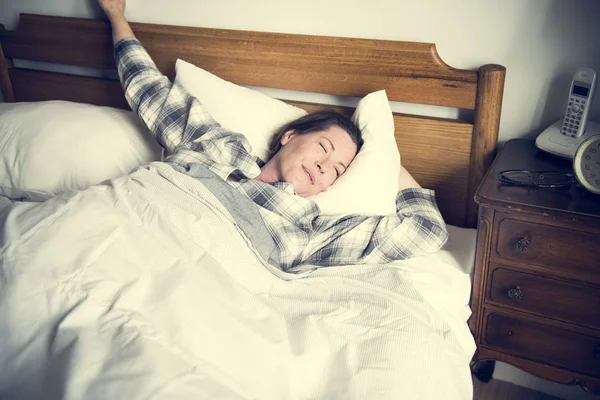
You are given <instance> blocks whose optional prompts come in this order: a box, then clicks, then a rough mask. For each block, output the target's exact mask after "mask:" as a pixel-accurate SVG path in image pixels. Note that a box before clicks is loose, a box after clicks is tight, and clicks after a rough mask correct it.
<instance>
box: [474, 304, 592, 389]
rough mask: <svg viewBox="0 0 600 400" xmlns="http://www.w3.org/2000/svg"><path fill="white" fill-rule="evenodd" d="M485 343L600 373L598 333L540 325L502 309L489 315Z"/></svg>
mask: <svg viewBox="0 0 600 400" xmlns="http://www.w3.org/2000/svg"><path fill="white" fill-rule="evenodd" d="M487 321H488V322H487V326H486V332H485V344H486V345H487V346H490V347H491V348H495V349H499V350H501V351H504V352H506V353H508V354H512V355H515V356H519V357H523V355H524V354H526V355H527V357H524V358H530V359H533V360H536V361H538V362H543V363H547V364H550V365H555V366H558V367H564V368H569V369H572V370H573V371H576V372H579V373H582V374H588V375H590V376H593V377H596V378H597V377H600V364H599V363H598V360H597V354H598V351H599V350H598V348H600V337H598V336H588V335H584V334H581V333H577V332H571V331H568V330H564V329H559V328H556V327H553V326H549V325H542V324H539V323H536V322H533V321H529V320H526V319H521V318H515V317H512V316H508V315H504V314H501V313H491V314H490V315H489V316H488V320H487Z"/></svg>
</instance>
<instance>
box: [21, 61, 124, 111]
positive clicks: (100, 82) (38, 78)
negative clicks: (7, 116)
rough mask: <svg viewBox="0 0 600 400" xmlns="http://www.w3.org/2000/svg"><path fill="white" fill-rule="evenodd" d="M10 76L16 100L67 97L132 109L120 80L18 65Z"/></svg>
mask: <svg viewBox="0 0 600 400" xmlns="http://www.w3.org/2000/svg"><path fill="white" fill-rule="evenodd" d="M10 77H11V81H12V85H13V90H14V93H15V98H16V100H17V101H47V100H65V101H75V102H80V103H88V104H95V105H99V106H109V107H116V108H122V109H125V110H128V109H129V105H128V104H127V101H126V100H125V96H124V95H123V90H122V89H121V84H120V83H119V82H117V81H111V80H106V79H99V78H89V77H84V76H74V75H67V74H59V73H54V72H43V71H32V70H27V69H18V68H13V69H11V70H10Z"/></svg>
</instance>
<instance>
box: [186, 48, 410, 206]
mask: <svg viewBox="0 0 600 400" xmlns="http://www.w3.org/2000/svg"><path fill="white" fill-rule="evenodd" d="M175 69H176V77H175V82H177V83H179V84H181V85H182V86H183V87H184V88H185V89H186V90H187V91H188V92H189V93H190V94H191V95H193V96H194V97H196V98H197V99H198V100H199V101H200V103H202V104H203V105H204V107H205V108H206V109H207V111H208V112H209V113H210V114H211V115H212V117H213V118H214V119H215V120H216V121H217V122H218V123H220V124H221V125H222V126H223V127H225V128H227V129H231V130H233V131H235V132H239V133H242V134H244V135H245V136H246V137H247V138H248V140H249V142H250V144H251V145H252V150H251V154H252V155H253V156H257V157H260V158H262V159H263V160H265V158H266V155H267V150H268V146H269V144H270V141H271V137H272V136H273V134H274V133H275V132H276V131H277V130H278V129H279V128H280V127H281V126H283V125H284V124H286V123H288V122H290V121H293V120H294V119H297V118H299V117H301V116H303V115H305V114H306V112H305V111H304V110H302V109H300V108H298V107H294V106H292V105H289V104H287V103H285V102H283V101H280V100H277V99H274V98H272V97H269V96H267V95H265V94H263V93H261V92H258V91H256V90H252V89H248V88H245V87H242V86H238V85H235V84H233V83H231V82H228V81H225V80H223V79H221V78H219V77H217V76H215V75H213V74H211V73H209V72H207V71H205V70H203V69H201V68H198V67H196V66H194V65H192V64H190V63H187V62H185V61H183V60H177V63H176V65H175ZM353 118H354V120H355V122H357V123H358V126H359V128H360V129H361V131H362V134H363V137H364V139H365V144H364V146H363V148H362V150H361V151H360V153H359V154H358V155H357V156H356V159H355V160H354V161H353V162H352V164H351V165H350V167H349V168H348V171H347V172H346V173H345V174H344V175H343V176H342V177H341V178H340V179H339V181H338V182H336V183H335V184H334V185H333V186H332V187H331V188H329V190H328V191H327V192H324V193H320V194H318V195H316V196H314V197H312V199H313V200H314V201H315V202H316V203H317V204H318V205H319V207H320V208H321V211H322V212H323V213H324V214H355V213H356V214H378V215H386V214H393V213H395V212H396V203H395V199H396V194H397V191H398V176H399V173H400V154H399V152H398V148H397V146H396V141H395V139H394V120H393V117H392V112H391V110H390V106H389V103H388V100H387V96H386V94H385V91H379V92H375V93H372V94H370V95H368V96H366V97H365V98H364V99H363V100H362V101H361V102H360V103H359V105H358V107H357V109H356V111H355V114H354V117H353Z"/></svg>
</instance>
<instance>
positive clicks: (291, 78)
mask: <svg viewBox="0 0 600 400" xmlns="http://www.w3.org/2000/svg"><path fill="white" fill-rule="evenodd" d="M132 29H133V31H134V32H135V34H136V36H137V37H138V38H139V39H140V40H141V42H142V43H143V44H144V46H145V47H146V49H147V50H148V52H149V53H150V54H151V55H152V57H153V59H154V61H155V62H156V64H157V66H158V67H159V69H160V70H161V71H162V72H163V73H165V74H166V75H169V76H173V75H174V71H175V70H174V65H175V61H176V59H177V58H178V57H181V58H184V59H185V60H186V61H188V62H191V63H193V64H195V65H198V66H200V67H202V68H204V69H207V70H208V71H210V72H212V73H214V74H216V75H218V76H220V77H222V78H223V79H226V80H229V81H232V82H235V83H238V84H245V85H254V86H263V87H271V88H282V89H290V90H300V91H308V92H318V93H328V94H334V95H344V96H356V97H362V96H364V95H366V94H368V93H370V92H373V91H376V90H380V89H382V88H386V90H387V94H388V97H389V98H390V100H396V101H403V102H411V103H421V104H435V105H442V106H448V107H458V108H465V109H474V107H475V98H476V85H477V79H478V78H477V73H476V72H474V71H466V70H457V69H453V68H451V67H449V66H447V65H446V64H445V63H444V62H443V61H442V60H441V59H440V57H439V55H438V54H437V51H436V49H435V46H434V45H433V44H431V43H413V42H400V41H384V40H371V39H353V38H339V37H329V36H311V35H290V34H280V33H265V32H250V31H235V30H219V29H207V28H194V27H179V26H169V25H155V24H141V23H133V24H132ZM109 32H110V28H109V26H108V23H106V22H104V21H99V20H86V19H78V18H66V17H44V16H36V15H30V14H22V15H21V19H20V24H19V27H18V30H17V31H15V32H6V33H4V34H2V45H3V47H4V51H5V53H6V56H7V57H9V58H18V59H27V60H33V61H43V62H52V63H60V64H69V65H77V66H84V67H93V68H114V61H113V50H112V44H111V40H110V34H109ZM65 43H68V47H67V48H65Z"/></svg>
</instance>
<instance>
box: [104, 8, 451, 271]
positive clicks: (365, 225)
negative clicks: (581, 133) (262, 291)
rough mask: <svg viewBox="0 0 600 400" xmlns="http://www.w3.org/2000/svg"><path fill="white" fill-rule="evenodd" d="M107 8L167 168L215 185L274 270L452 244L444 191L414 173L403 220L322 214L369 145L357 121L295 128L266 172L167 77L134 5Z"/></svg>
mask: <svg viewBox="0 0 600 400" xmlns="http://www.w3.org/2000/svg"><path fill="white" fill-rule="evenodd" d="M99 3H100V6H101V7H102V8H103V10H104V11H105V13H106V15H107V16H108V18H109V20H110V23H111V26H112V33H113V41H114V44H115V58H116V61H117V67H118V70H119V77H120V79H121V84H122V86H123V89H124V91H125V95H126V98H127V100H128V102H129V104H130V106H131V108H132V109H133V110H134V111H135V112H136V113H137V114H138V116H139V117H140V118H141V120H142V121H144V123H145V124H146V125H147V126H148V128H149V129H150V131H151V132H152V134H153V135H154V136H155V138H156V140H157V141H158V142H159V143H160V144H161V145H162V146H163V147H164V148H165V149H166V150H167V155H168V156H167V158H166V159H165V162H167V163H169V164H170V165H171V166H173V167H174V168H175V169H178V170H179V171H181V172H183V173H186V174H188V175H191V176H193V177H195V178H197V179H199V180H200V181H201V182H202V183H204V184H205V185H210V186H211V188H212V190H213V192H216V193H218V195H217V197H219V199H220V200H221V201H222V202H224V203H225V205H226V207H227V208H228V209H229V210H230V212H231V213H232V215H233V216H234V218H235V219H236V221H237V222H238V223H239V225H240V226H241V228H242V230H243V231H244V232H245V234H246V236H247V237H248V238H249V239H250V240H251V241H252V242H253V244H254V245H255V246H256V247H261V246H262V247H261V248H262V251H260V250H259V252H260V253H261V255H262V256H263V257H264V258H265V259H266V260H268V261H269V262H270V263H272V264H274V265H277V266H279V267H281V268H282V269H284V270H290V269H292V268H294V267H296V266H299V265H304V264H312V265H317V266H330V265H346V264H355V263H365V262H373V263H381V262H390V261H393V260H399V259H406V258H410V257H414V256H417V255H420V254H425V253H429V252H433V251H436V250H438V249H439V248H440V247H441V246H442V245H443V244H444V243H445V241H446V240H447V230H446V226H445V224H444V220H443V218H442V216H441V215H440V213H439V210H438V208H437V205H436V203H435V197H434V193H433V192H432V191H431V190H426V189H422V188H421V187H420V186H419V184H418V183H417V182H416V181H415V180H414V179H413V178H412V177H411V176H410V174H408V172H406V170H404V169H402V171H401V177H400V185H399V186H400V187H399V189H400V192H399V193H398V196H397V198H396V204H397V213H396V214H395V215H389V216H376V217H375V216H361V215H350V216H343V217H339V216H337V217H333V216H324V215H320V211H319V208H318V207H317V205H316V204H315V203H314V202H312V201H310V200H308V199H306V197H310V196H312V195H315V194H317V193H319V192H322V191H324V190H327V189H328V188H329V187H330V186H331V185H333V184H334V182H335V181H336V179H337V178H338V177H339V176H340V175H342V174H344V172H345V171H346V169H347V168H348V166H349V165H350V163H351V162H352V160H353V159H354V157H355V155H356V154H357V152H358V151H359V150H360V147H361V145H362V139H361V137H360V132H359V130H358V129H357V128H356V126H355V125H354V124H353V123H352V122H351V121H350V120H348V118H346V117H344V116H342V115H340V114H337V113H331V112H319V113H314V114H309V115H307V116H305V117H302V118H300V119H299V120H296V121H293V122H292V123H290V124H289V125H287V126H285V127H283V128H282V129H281V131H280V132H279V134H278V135H276V136H275V138H274V139H273V143H272V146H271V149H272V155H271V158H270V159H269V160H268V161H267V162H266V164H264V165H263V164H262V163H260V164H259V162H257V161H256V160H255V159H254V158H253V157H252V156H251V155H250V154H249V152H248V150H247V149H248V148H249V145H248V142H247V140H246V139H245V137H244V136H243V135H241V134H238V133H234V132H231V131H228V130H227V129H225V128H223V127H221V126H220V125H219V124H218V123H217V122H215V121H214V120H213V119H212V117H211V116H210V115H209V114H208V113H207V111H206V110H205V109H204V108H203V106H202V104H200V103H199V101H198V100H197V99H196V98H194V97H192V96H190V95H189V94H188V93H187V92H186V91H185V89H184V88H183V87H182V86H181V85H178V84H173V83H171V82H170V81H169V79H168V78H166V77H165V76H163V75H162V74H161V73H160V72H159V71H158V69H157V68H156V66H155V64H154V62H153V61H152V60H151V58H150V57H149V55H148V53H147V52H146V51H145V49H144V48H143V47H142V45H141V43H140V42H139V41H138V40H137V39H136V38H135V35H134V34H133V31H132V30H131V27H130V26H129V23H128V22H127V20H126V19H125V17H124V11H125V0H99ZM216 182H220V183H216ZM232 199H234V200H232ZM240 210H244V211H243V212H241V211H240ZM244 221H246V222H244ZM247 221H253V222H252V223H247Z"/></svg>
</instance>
